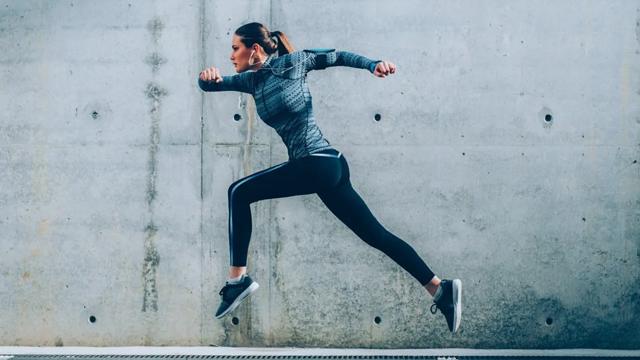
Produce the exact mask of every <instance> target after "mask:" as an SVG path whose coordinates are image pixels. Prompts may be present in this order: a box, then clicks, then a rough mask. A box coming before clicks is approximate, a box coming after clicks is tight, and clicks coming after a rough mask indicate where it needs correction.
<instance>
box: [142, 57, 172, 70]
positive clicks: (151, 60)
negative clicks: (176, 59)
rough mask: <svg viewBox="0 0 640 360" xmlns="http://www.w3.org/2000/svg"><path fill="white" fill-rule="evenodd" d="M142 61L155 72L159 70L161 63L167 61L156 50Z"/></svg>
mask: <svg viewBox="0 0 640 360" xmlns="http://www.w3.org/2000/svg"><path fill="white" fill-rule="evenodd" d="M144 62H145V63H146V64H147V65H149V66H151V71H152V72H153V73H154V74H155V73H157V72H158V70H160V66H161V65H163V64H166V63H167V59H166V58H165V57H163V56H162V55H160V54H159V53H157V52H154V53H153V54H151V55H148V56H147V57H146V58H145V59H144Z"/></svg>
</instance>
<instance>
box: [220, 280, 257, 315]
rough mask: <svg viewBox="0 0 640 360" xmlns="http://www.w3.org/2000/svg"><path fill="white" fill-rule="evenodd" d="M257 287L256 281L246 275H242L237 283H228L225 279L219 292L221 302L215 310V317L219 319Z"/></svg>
mask: <svg viewBox="0 0 640 360" xmlns="http://www.w3.org/2000/svg"><path fill="white" fill-rule="evenodd" d="M258 287H259V285H258V283H257V282H255V281H253V280H251V278H250V277H249V276H248V275H244V276H243V277H242V279H241V280H240V282H239V283H237V284H230V283H229V282H228V281H227V282H226V284H225V285H224V287H223V288H222V289H221V290H220V293H219V294H220V295H221V297H222V303H220V306H219V307H218V311H216V317H217V318H218V319H220V318H221V317H223V316H225V315H227V314H228V313H229V312H231V311H233V309H235V308H237V307H238V305H240V303H241V302H242V300H244V299H245V298H246V297H247V296H249V295H251V293H252V292H254V291H256V290H258Z"/></svg>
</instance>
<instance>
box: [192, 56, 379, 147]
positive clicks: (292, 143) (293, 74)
mask: <svg viewBox="0 0 640 360" xmlns="http://www.w3.org/2000/svg"><path fill="white" fill-rule="evenodd" d="M379 61H380V60H371V59H368V58H366V57H364V56H361V55H358V54H354V53H351V52H348V51H335V50H334V49H312V50H304V51H294V52H292V53H290V54H285V55H282V56H276V55H275V54H272V55H270V56H268V57H267V59H266V60H265V62H264V63H263V64H262V67H261V68H260V69H258V70H257V71H255V70H248V71H244V72H242V73H239V74H236V75H232V76H223V77H222V82H219V83H216V82H213V81H202V80H200V78H198V85H199V86H200V88H201V89H202V90H203V91H241V92H245V93H249V94H251V95H253V98H254V100H255V103H256V109H257V111H258V115H259V116H260V118H261V119H262V120H263V121H264V122H265V123H266V124H267V125H269V126H271V127H272V128H274V129H275V130H276V132H277V133H278V135H280V137H281V138H282V140H283V141H284V143H285V145H286V147H287V151H288V154H289V159H291V160H292V159H298V158H301V157H303V156H306V155H308V154H310V153H313V152H317V151H321V150H325V149H330V148H331V145H330V144H329V141H328V140H327V139H325V137H324V136H323V135H322V132H321V131H320V128H318V126H317V125H316V122H315V119H314V116H313V106H312V101H311V100H312V99H311V93H310V92H309V87H308V86H307V81H306V80H307V73H308V72H309V71H311V70H318V69H324V68H326V67H330V66H349V67H353V68H360V69H368V70H369V71H370V72H371V73H373V72H374V69H375V65H376V63H377V62H379Z"/></svg>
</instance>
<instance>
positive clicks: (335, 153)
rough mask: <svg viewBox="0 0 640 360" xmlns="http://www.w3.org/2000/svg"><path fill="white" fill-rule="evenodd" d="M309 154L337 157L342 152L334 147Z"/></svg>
mask: <svg viewBox="0 0 640 360" xmlns="http://www.w3.org/2000/svg"><path fill="white" fill-rule="evenodd" d="M309 156H326V157H332V158H339V157H340V156H342V153H341V152H340V151H338V150H336V149H325V150H320V151H317V152H313V153H310V154H309Z"/></svg>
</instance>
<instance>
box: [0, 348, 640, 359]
mask: <svg viewBox="0 0 640 360" xmlns="http://www.w3.org/2000/svg"><path fill="white" fill-rule="evenodd" d="M60 356H65V357H69V356H72V357H73V358H74V359H78V358H80V359H99V358H114V357H118V358H138V359H140V358H156V359H157V358H175V357H182V356H185V357H198V358H209V359H297V358H299V359H405V360H410V359H423V360H424V359H434V360H435V359H437V360H456V359H458V358H460V359H474V360H482V359H501V360H509V359H523V358H525V359H526V358H546V359H584V358H608V359H639V358H640V351H639V350H605V349H554V350H540V349H526V350H524V349H459V348H447V349H336V348H295V347H290V348H274V347H269V348H261V347H254V348H246V347H225V346H221V347H218V346H214V347H212V346H209V347H205V346H189V347H185V346H161V347H158V346H124V347H84V346H83V347H76V346H64V347H48V346H42V347H32V346H0V360H9V359H13V360H20V359H31V358H35V359H46V358H51V359H56V358H59V357H60Z"/></svg>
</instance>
